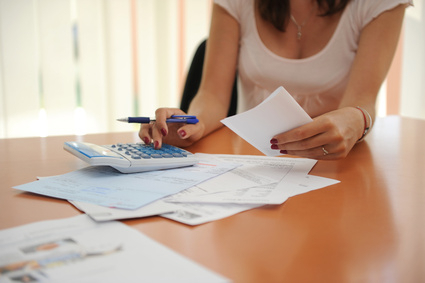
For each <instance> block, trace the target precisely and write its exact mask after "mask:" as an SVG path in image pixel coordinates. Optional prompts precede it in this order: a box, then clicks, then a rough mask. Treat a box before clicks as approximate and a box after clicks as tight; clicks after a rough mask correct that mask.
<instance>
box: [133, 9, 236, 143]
mask: <svg viewBox="0 0 425 283" xmlns="http://www.w3.org/2000/svg"><path fill="white" fill-rule="evenodd" d="M238 52H239V24H238V22H237V21H236V19H234V18H233V17H232V16H231V15H230V14H229V13H227V11H226V10H224V9H223V8H222V7H221V6H219V5H217V4H214V6H213V13H212V20H211V28H210V35H209V38H208V41H207V47H206V55H205V59H204V60H205V61H204V67H203V73H202V80H201V85H200V87H199V90H198V93H197V95H196V96H195V98H194V99H193V101H192V102H191V104H190V107H189V110H188V114H190V115H196V116H197V117H198V119H199V123H198V124H196V125H183V126H182V125H175V124H173V125H171V124H170V125H167V124H166V123H165V119H166V118H167V117H170V116H171V115H173V114H182V111H181V110H179V109H174V108H160V109H158V110H157V111H156V118H157V122H156V124H155V125H154V126H147V125H145V126H142V127H141V129H140V132H139V136H140V138H141V139H142V140H144V141H148V140H150V139H151V138H152V139H153V141H154V143H156V147H160V146H161V144H162V139H163V138H164V141H165V142H167V143H170V144H174V145H177V146H186V145H189V144H191V143H193V142H195V141H197V140H199V139H200V138H202V137H203V136H205V135H207V134H209V133H210V132H212V131H214V130H215V129H217V128H219V127H220V126H221V123H220V120H221V119H223V118H225V117H226V115H227V111H228V108H229V105H230V99H231V92H232V87H233V82H234V79H235V73H236V62H237V57H238Z"/></svg>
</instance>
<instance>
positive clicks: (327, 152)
mask: <svg viewBox="0 0 425 283" xmlns="http://www.w3.org/2000/svg"><path fill="white" fill-rule="evenodd" d="M322 150H323V155H328V154H329V151H327V150H326V149H325V147H324V146H322Z"/></svg>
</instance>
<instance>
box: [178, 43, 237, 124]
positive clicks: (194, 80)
mask: <svg viewBox="0 0 425 283" xmlns="http://www.w3.org/2000/svg"><path fill="white" fill-rule="evenodd" d="M206 42H207V41H206V40H204V41H203V42H202V43H201V44H200V45H199V47H198V49H197V50H196V52H195V55H194V56H193V59H192V63H191V64H190V68H189V72H188V73H187V78H186V83H185V85H184V89H183V95H182V100H181V102H180V109H181V110H183V111H184V112H187V110H188V109H189V105H190V102H191V101H192V99H193V97H195V95H196V93H197V92H198V89H199V85H200V84H201V78H202V66H203V65H204V57H205V46H206ZM236 81H237V77H235V82H234V83H233V89H232V98H231V101H230V106H229V111H228V113H227V116H232V115H235V114H236V105H237V93H238V90H237V83H236Z"/></svg>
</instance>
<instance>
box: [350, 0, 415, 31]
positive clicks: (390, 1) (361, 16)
mask: <svg viewBox="0 0 425 283" xmlns="http://www.w3.org/2000/svg"><path fill="white" fill-rule="evenodd" d="M412 4H413V0H373V1H371V0H351V1H350V2H349V5H348V7H347V9H348V10H349V11H348V12H349V13H350V14H351V17H353V19H354V20H355V22H356V23H357V24H358V25H359V26H360V27H361V28H362V27H364V26H366V25H367V24H368V23H370V22H371V21H372V20H374V19H375V18H376V17H378V16H379V15H380V14H382V13H384V12H386V11H389V10H391V9H393V8H395V7H397V6H399V5H412Z"/></svg>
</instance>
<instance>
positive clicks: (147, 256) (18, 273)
mask: <svg viewBox="0 0 425 283" xmlns="http://www.w3.org/2000/svg"><path fill="white" fill-rule="evenodd" d="M11 282H44V283H56V282H61V283H74V282H78V283H89V282H90V283H92V282H106V283H116V282H184V283H187V282H192V283H197V282H210V283H215V282H217V283H224V282H230V280H229V279H226V278H225V277H223V276H221V275H219V274H217V273H215V272H212V271H210V270H208V269H206V268H204V267H202V266H200V265H199V264H197V263H195V262H193V261H191V260H189V259H188V258H185V257H183V256H181V255H179V254H177V253H176V252H174V251H172V250H170V249H169V248H167V247H165V246H163V245H161V244H159V243H157V242H156V241H154V240H152V239H150V238H148V237H147V236H145V235H143V234H142V233H140V232H139V231H137V230H135V229H133V228H130V227H128V226H126V225H124V224H122V223H120V222H116V221H110V222H103V223H96V222H95V221H93V220H91V219H90V218H89V217H88V216H86V215H80V216H76V217H72V218H66V219H61V220H50V221H43V222H36V223H32V224H27V225H24V226H19V227H15V228H11V229H6V230H2V231H0V283H11Z"/></svg>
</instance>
